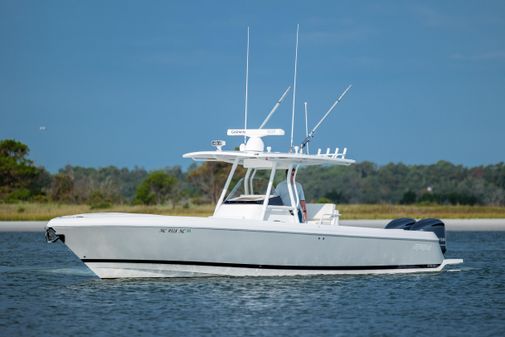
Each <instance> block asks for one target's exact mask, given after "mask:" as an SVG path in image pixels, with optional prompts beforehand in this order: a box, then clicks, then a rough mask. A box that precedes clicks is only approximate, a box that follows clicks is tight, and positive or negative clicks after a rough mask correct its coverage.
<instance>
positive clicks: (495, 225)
mask: <svg viewBox="0 0 505 337" xmlns="http://www.w3.org/2000/svg"><path fill="white" fill-rule="evenodd" d="M389 221H390V220H389V219H383V220H375V219H374V220H367V219H362V220H340V225H341V226H353V227H358V226H361V227H370V228H384V226H385V225H386V224H387V223H388V222H389ZM442 221H443V222H444V223H445V225H446V230H447V231H449V232H491V231H505V218H503V219H442ZM47 223H48V221H0V232H43V231H44V228H45V226H46V224H47Z"/></svg>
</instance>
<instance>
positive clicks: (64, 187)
mask: <svg viewBox="0 0 505 337" xmlns="http://www.w3.org/2000/svg"><path fill="white" fill-rule="evenodd" d="M51 199H52V200H54V201H60V202H76V199H75V193H74V179H73V178H72V176H70V175H69V174H67V173H65V172H60V173H58V174H57V175H55V176H54V177H53V181H52V183H51Z"/></svg>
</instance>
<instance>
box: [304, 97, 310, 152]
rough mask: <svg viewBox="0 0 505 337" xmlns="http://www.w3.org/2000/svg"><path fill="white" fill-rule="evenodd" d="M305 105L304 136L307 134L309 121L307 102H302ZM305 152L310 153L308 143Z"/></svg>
mask: <svg viewBox="0 0 505 337" xmlns="http://www.w3.org/2000/svg"><path fill="white" fill-rule="evenodd" d="M304 106H305V138H307V137H308V136H309V122H308V116H307V115H308V112H307V102H305V103H304ZM307 154H310V150H309V144H308V143H307Z"/></svg>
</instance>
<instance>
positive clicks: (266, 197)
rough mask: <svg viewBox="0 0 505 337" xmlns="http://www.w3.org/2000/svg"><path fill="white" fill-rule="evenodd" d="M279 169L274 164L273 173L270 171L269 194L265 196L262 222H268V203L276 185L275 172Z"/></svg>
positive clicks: (275, 163)
mask: <svg viewBox="0 0 505 337" xmlns="http://www.w3.org/2000/svg"><path fill="white" fill-rule="evenodd" d="M276 169H277V162H274V163H273V165H272V171H270V179H269V180H268V187H267V192H266V194H265V200H263V207H262V210H261V218H260V219H261V220H266V219H265V217H266V213H267V208H268V202H269V201H270V193H272V186H273V184H274V178H275V171H276Z"/></svg>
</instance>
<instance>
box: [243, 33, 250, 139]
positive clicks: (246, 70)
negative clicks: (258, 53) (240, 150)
mask: <svg viewBox="0 0 505 337" xmlns="http://www.w3.org/2000/svg"><path fill="white" fill-rule="evenodd" d="M248 89H249V26H247V56H246V65H245V107H244V115H245V116H244V129H245V130H247V93H248ZM245 141H246V137H245V136H244V143H245Z"/></svg>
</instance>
